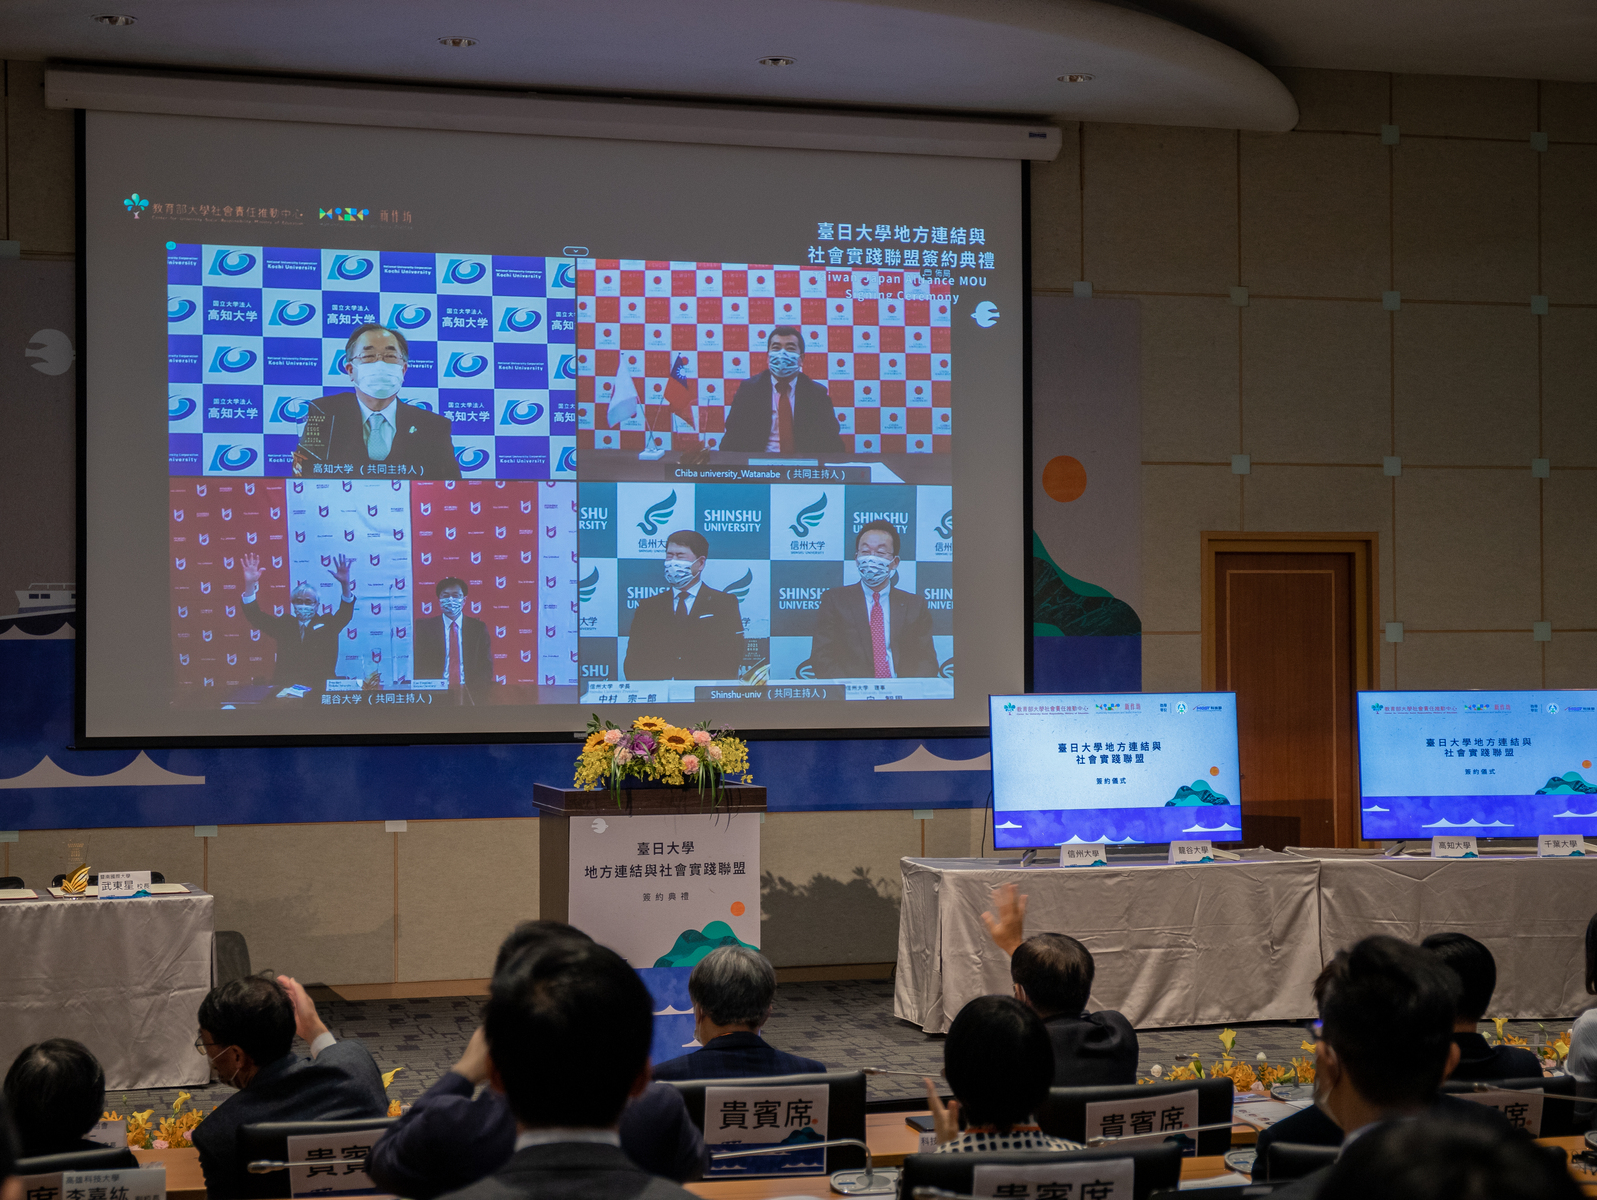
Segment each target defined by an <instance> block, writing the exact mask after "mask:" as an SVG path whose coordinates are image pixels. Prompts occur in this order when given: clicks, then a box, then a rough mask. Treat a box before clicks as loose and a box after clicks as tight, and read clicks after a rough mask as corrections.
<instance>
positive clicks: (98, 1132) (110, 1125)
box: [84, 1120, 128, 1150]
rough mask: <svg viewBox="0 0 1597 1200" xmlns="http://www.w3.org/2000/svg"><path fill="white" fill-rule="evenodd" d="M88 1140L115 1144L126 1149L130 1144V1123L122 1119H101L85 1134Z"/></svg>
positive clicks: (110, 1144) (104, 1144) (108, 1144)
mask: <svg viewBox="0 0 1597 1200" xmlns="http://www.w3.org/2000/svg"><path fill="white" fill-rule="evenodd" d="M84 1137H85V1139H86V1140H88V1141H91V1142H95V1143H97V1144H99V1145H101V1146H115V1147H116V1148H117V1149H119V1150H121V1149H125V1148H126V1147H127V1144H128V1123H127V1121H126V1120H122V1121H100V1122H98V1123H97V1124H96V1125H95V1126H94V1128H93V1129H91V1130H89V1132H88V1133H86V1134H84Z"/></svg>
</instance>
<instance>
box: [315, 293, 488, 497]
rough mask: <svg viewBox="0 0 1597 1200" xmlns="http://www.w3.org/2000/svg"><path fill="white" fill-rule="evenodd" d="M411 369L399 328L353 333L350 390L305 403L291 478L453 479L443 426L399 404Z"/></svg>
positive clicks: (456, 474)
mask: <svg viewBox="0 0 1597 1200" xmlns="http://www.w3.org/2000/svg"><path fill="white" fill-rule="evenodd" d="M409 366H410V348H409V346H408V345H407V344H406V342H405V335H404V334H402V333H400V332H399V331H398V330H397V329H389V328H387V327H386V326H383V325H376V324H368V325H362V326H360V327H359V328H358V329H356V330H355V331H354V332H353V333H351V334H350V335H349V341H348V342H347V343H346V344H345V347H344V372H345V374H347V375H348V376H349V377H350V381H351V382H352V383H353V384H354V387H355V390H354V391H353V392H339V393H337V394H336V395H332V396H323V397H322V398H321V399H320V400H317V401H314V402H313V403H312V404H311V411H310V413H309V415H308V416H306V418H305V428H304V430H303V432H301V434H300V439H299V446H298V447H297V448H296V449H295V451H294V474H295V475H320V474H337V475H339V476H340V477H343V478H349V477H353V476H359V477H361V478H379V477H380V478H387V477H390V476H392V477H395V478H401V477H402V478H407V479H459V478H460V464H459V463H458V462H456V461H455V446H454V442H453V441H451V440H450V428H451V422H450V421H449V419H448V418H447V417H442V416H439V415H438V414H437V413H435V412H428V411H427V410H426V409H425V408H418V407H417V406H416V405H414V404H407V403H405V402H404V401H403V400H401V399H400V398H399V388H400V384H401V383H402V382H403V380H404V378H405V371H406V370H407V369H408V368H409ZM346 467H347V468H349V469H348V470H347V471H346V470H344V469H343V468H346ZM332 468H339V469H338V470H336V471H334V470H332Z"/></svg>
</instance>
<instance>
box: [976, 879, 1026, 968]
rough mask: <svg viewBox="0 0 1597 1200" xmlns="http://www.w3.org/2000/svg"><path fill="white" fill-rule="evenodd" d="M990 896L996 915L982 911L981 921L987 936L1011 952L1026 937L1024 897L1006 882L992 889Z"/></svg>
mask: <svg viewBox="0 0 1597 1200" xmlns="http://www.w3.org/2000/svg"><path fill="white" fill-rule="evenodd" d="M992 898H993V909H994V912H996V914H997V915H996V916H995V915H994V913H989V912H984V913H982V915H981V923H982V924H983V925H985V926H987V936H988V937H990V938H992V939H993V941H994V942H995V943H996V944H997V946H998V948H999V949H1000V950H1002V951H1003V952H1004V953H1005V954H1013V953H1014V952H1015V949H1016V947H1018V946H1019V945H1020V943H1021V942H1023V941H1025V938H1026V935H1025V928H1026V897H1025V896H1022V895H1020V893H1019V892H1018V891H1017V890H1016V888H1015V885H1014V884H1012V883H1006V884H1004V885H1003V886H1001V887H995V888H994V889H993V891H992Z"/></svg>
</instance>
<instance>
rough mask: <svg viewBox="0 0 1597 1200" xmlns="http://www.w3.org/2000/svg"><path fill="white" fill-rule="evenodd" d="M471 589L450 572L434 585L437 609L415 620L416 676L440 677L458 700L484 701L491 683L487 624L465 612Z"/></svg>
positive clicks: (491, 688)
mask: <svg viewBox="0 0 1597 1200" xmlns="http://www.w3.org/2000/svg"><path fill="white" fill-rule="evenodd" d="M470 591H471V589H470V588H469V587H468V586H467V585H466V581H465V580H464V579H457V578H455V577H454V576H453V575H451V576H449V577H447V578H445V579H440V580H439V581H438V582H437V584H436V585H434V587H433V592H434V594H435V595H436V596H437V611H436V612H435V613H431V614H428V613H425V612H424V614H423V615H422V616H421V618H420V619H418V620H417V622H416V678H417V679H443V680H447V681H448V683H449V692H450V695H451V696H452V697H453V698H454V700H455V702H456V703H459V704H486V703H488V701H489V697H490V694H491V693H492V691H493V685H494V668H493V646H492V644H491V643H490V641H489V639H488V626H487V625H485V624H484V623H483V622H482V621H480V620H478V619H477V618H476V617H472V616H467V615H466V609H467V608H468V607H469V604H468V601H467V600H466V596H467V595H468V594H469V593H470Z"/></svg>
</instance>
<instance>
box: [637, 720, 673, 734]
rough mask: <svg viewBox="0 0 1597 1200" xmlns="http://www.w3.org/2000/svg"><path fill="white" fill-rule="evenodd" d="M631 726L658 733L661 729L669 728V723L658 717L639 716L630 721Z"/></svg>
mask: <svg viewBox="0 0 1597 1200" xmlns="http://www.w3.org/2000/svg"><path fill="white" fill-rule="evenodd" d="M632 728H634V729H647V730H648V731H649V732H650V733H659V732H660V731H661V730H662V729H670V728H671V725H670V723H669V722H667V721H662V720H661V719H660V718H659V717H639V718H638V719H637V720H636V721H634V722H632Z"/></svg>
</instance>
